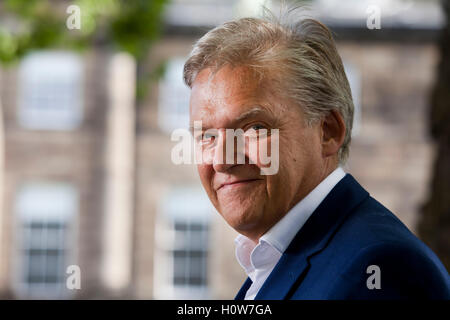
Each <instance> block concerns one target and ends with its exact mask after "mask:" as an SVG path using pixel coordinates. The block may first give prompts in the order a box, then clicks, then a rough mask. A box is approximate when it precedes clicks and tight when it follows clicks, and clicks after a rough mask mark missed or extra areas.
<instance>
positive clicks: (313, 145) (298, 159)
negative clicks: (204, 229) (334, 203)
mask: <svg viewBox="0 0 450 320" xmlns="http://www.w3.org/2000/svg"><path fill="white" fill-rule="evenodd" d="M210 75H211V70H210V69H204V70H202V71H201V72H200V73H199V74H198V75H197V77H196V79H195V81H194V83H193V86H192V92H191V99H190V121H191V125H193V123H194V121H201V122H202V130H203V132H205V131H206V130H208V129H217V130H218V132H220V134H219V135H217V136H216V137H213V138H209V137H204V136H202V135H199V136H198V137H194V139H196V141H197V143H198V144H199V145H200V146H201V147H202V148H203V151H202V152H203V157H204V158H209V159H203V160H204V161H203V163H201V164H199V165H198V172H199V175H200V179H201V182H202V185H203V187H204V188H205V190H206V192H207V194H208V196H209V198H210V200H211V202H212V203H213V205H214V206H215V208H216V209H217V211H218V212H219V213H220V214H221V215H222V216H223V218H224V219H225V220H226V221H227V222H228V224H229V225H230V226H231V227H233V228H234V229H235V230H237V231H238V232H239V233H242V234H244V235H246V236H248V237H249V238H251V239H253V240H254V241H257V239H258V238H259V237H260V236H261V235H263V234H264V233H265V232H266V231H268V229H270V227H272V226H273V225H274V224H275V223H276V222H277V221H278V220H279V219H281V218H282V217H283V216H284V214H286V213H287V212H288V211H289V210H290V209H291V208H292V207H293V206H294V205H295V204H296V203H297V202H298V201H300V200H301V199H302V198H303V197H305V196H306V195H307V194H308V193H309V192H310V191H311V190H312V188H313V187H314V186H315V183H317V181H314V180H313V179H312V178H311V177H317V175H320V172H318V171H320V170H321V165H320V164H321V161H322V157H321V138H320V137H321V135H320V127H319V126H318V125H313V126H307V125H306V124H305V121H304V120H305V119H304V115H303V113H302V112H301V108H300V107H298V106H290V105H287V103H286V102H284V101H283V99H281V98H280V97H276V96H275V95H274V94H273V93H272V92H271V87H270V81H264V84H263V83H261V82H259V81H257V79H256V77H255V76H254V74H253V73H252V72H250V71H249V69H247V68H245V67H236V68H231V67H228V66H226V67H223V68H221V69H220V70H219V71H218V72H217V73H216V74H215V75H213V77H212V78H211V77H210ZM263 128H265V129H267V130H268V132H269V135H267V136H261V137H260V138H259V140H264V141H261V142H267V144H268V146H269V147H268V149H269V150H270V145H271V143H273V142H274V141H272V140H273V137H272V136H271V135H270V130H271V129H279V141H278V143H279V169H278V172H277V173H276V174H273V175H262V174H261V169H263V168H264V167H266V166H265V165H263V164H262V163H261V159H259V156H258V153H257V152H251V150H252V149H254V148H256V144H255V143H254V142H253V143H252V142H250V143H248V144H247V145H246V148H245V150H244V153H245V157H246V162H245V164H238V163H237V162H234V163H228V162H229V161H226V159H225V149H226V140H225V136H226V135H225V131H224V130H225V129H234V130H236V129H242V130H243V131H244V132H249V131H248V130H250V129H252V130H256V132H259V130H260V129H263ZM253 132H255V131H253ZM205 160H206V161H205ZM208 160H210V161H208ZM250 160H251V161H250Z"/></svg>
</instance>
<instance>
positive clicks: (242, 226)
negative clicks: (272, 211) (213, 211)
mask: <svg viewBox="0 0 450 320" xmlns="http://www.w3.org/2000/svg"><path fill="white" fill-rule="evenodd" d="M220 213H221V215H222V217H223V218H224V219H225V221H226V222H227V223H228V224H229V225H230V226H231V227H232V228H233V229H235V230H236V231H238V232H240V231H245V230H249V229H252V228H254V227H255V226H257V225H258V223H259V221H261V218H262V216H263V209H262V206H258V205H253V206H249V207H240V208H236V207H232V206H227V207H226V208H223V209H222V210H221V211H220Z"/></svg>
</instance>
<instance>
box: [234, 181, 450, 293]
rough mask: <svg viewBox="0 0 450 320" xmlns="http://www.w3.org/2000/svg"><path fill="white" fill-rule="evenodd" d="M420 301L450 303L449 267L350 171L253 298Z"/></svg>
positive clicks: (241, 290)
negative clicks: (449, 301) (428, 300)
mask: <svg viewBox="0 0 450 320" xmlns="http://www.w3.org/2000/svg"><path fill="white" fill-rule="evenodd" d="M373 265H375V266H377V267H378V268H379V269H378V270H374V269H372V268H376V267H370V268H369V266H373ZM375 276H376V277H378V278H377V280H379V282H378V287H379V288H377V287H374V284H375V283H377V282H376V279H375V278H374V277H375ZM369 278H370V279H369ZM251 283H252V281H251V280H250V279H249V278H247V280H246V281H245V283H244V284H243V286H242V288H241V289H240V290H239V292H238V294H237V296H236V298H235V299H237V300H241V299H244V297H245V293H246V292H247V290H248V288H249V287H250V285H251ZM368 283H369V285H368ZM423 298H425V299H450V277H449V274H448V272H447V270H446V269H445V267H444V266H443V265H442V263H441V262H440V261H439V259H438V258H437V257H436V255H435V254H434V253H433V252H432V251H431V250H430V248H428V247H427V246H426V245H425V244H424V243H423V242H422V241H420V240H419V239H418V238H417V237H416V236H414V235H413V234H412V233H411V232H410V231H409V230H408V228H407V227H406V226H405V225H404V224H403V223H402V222H401V221H400V220H399V219H398V218H397V217H395V215H394V214H392V213H391V212H390V211H389V210H388V209H386V208H385V207H383V206H382V205H381V204H380V203H379V202H378V201H376V200H375V199H373V198H372V197H370V195H369V193H368V192H367V191H366V190H364V188H363V187H361V186H360V185H359V184H358V182H357V181H356V180H355V179H354V178H353V177H352V176H351V175H350V174H347V175H346V176H345V177H344V178H343V179H342V180H341V181H340V182H339V183H338V184H337V185H336V186H335V187H334V188H333V190H332V191H331V192H330V193H329V194H328V195H327V197H326V198H325V199H324V201H322V203H321V204H320V205H319V207H318V208H317V209H316V210H315V211H314V213H313V214H312V215H311V216H310V218H309V219H308V220H307V221H306V223H305V224H304V226H303V227H302V228H301V229H300V231H299V232H298V233H297V235H296V236H295V237H294V239H293V240H292V242H291V243H290V245H289V247H288V248H287V249H286V251H285V252H284V253H283V255H282V257H281V258H280V260H279V261H278V264H277V265H276V266H275V268H274V269H273V271H272V273H271V274H270V275H269V277H268V278H267V280H266V281H265V283H264V284H263V286H262V287H261V289H260V290H259V292H258V294H257V295H256V297H255V300H266V299H273V300H281V299H320V300H321V299H339V300H341V299H423Z"/></svg>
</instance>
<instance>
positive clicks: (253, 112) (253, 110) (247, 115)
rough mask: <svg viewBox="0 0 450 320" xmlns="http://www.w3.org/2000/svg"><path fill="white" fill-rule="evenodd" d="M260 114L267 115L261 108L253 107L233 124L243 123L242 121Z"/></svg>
mask: <svg viewBox="0 0 450 320" xmlns="http://www.w3.org/2000/svg"><path fill="white" fill-rule="evenodd" d="M260 113H266V111H265V110H264V109H263V108H261V107H253V108H251V109H250V110H247V111H245V112H243V113H241V114H240V115H239V116H237V117H236V118H235V119H234V121H233V122H241V121H242V120H245V119H247V118H250V117H251V116H254V115H257V114H260Z"/></svg>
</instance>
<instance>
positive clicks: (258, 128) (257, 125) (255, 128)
mask: <svg viewBox="0 0 450 320" xmlns="http://www.w3.org/2000/svg"><path fill="white" fill-rule="evenodd" d="M250 128H251V129H253V130H255V131H258V130H261V129H265V127H264V126H263V125H262V124H254V125H252V126H251V127H250Z"/></svg>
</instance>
